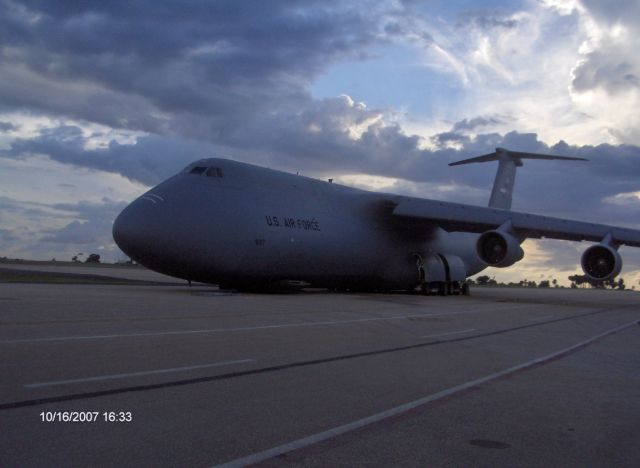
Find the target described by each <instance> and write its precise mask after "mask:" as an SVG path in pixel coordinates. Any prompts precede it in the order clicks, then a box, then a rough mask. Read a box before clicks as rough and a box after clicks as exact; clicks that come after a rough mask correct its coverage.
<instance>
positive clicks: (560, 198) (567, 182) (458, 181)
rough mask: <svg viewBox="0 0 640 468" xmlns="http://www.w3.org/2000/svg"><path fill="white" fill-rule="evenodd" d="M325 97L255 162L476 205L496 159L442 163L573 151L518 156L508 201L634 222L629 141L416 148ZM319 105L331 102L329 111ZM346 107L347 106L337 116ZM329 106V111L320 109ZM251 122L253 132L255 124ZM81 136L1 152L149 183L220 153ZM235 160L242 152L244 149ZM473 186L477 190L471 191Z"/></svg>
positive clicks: (496, 138) (634, 170)
mask: <svg viewBox="0 0 640 468" xmlns="http://www.w3.org/2000/svg"><path fill="white" fill-rule="evenodd" d="M329 101H330V102H324V103H318V105H317V106H318V107H317V109H316V112H311V111H310V112H309V113H306V114H303V115H301V116H299V118H297V119H292V120H290V121H287V122H282V123H281V125H280V127H281V128H282V129H283V130H282V131H281V132H280V133H278V134H265V135H260V136H259V139H260V141H261V142H262V143H263V146H262V147H261V148H259V149H260V151H256V153H255V154H258V153H260V154H267V155H271V157H272V160H268V159H266V160H256V161H254V162H258V163H260V164H263V165H270V166H271V167H274V168H277V169H284V170H289V171H293V172H295V171H301V172H302V173H304V174H309V175H313V174H314V173H315V174H318V173H322V174H324V173H328V172H330V173H331V174H333V175H336V176H337V175H340V174H344V173H367V174H371V175H382V176H387V177H394V178H399V179H404V180H407V181H413V182H417V183H422V182H424V183H428V184H445V185H454V186H457V187H460V189H459V190H453V191H449V192H446V191H445V192H442V198H444V199H449V200H452V201H461V202H472V203H473V202H474V198H475V204H478V205H484V204H486V201H487V199H488V197H489V192H490V189H491V185H492V183H493V178H494V175H495V170H496V164H495V163H491V164H473V165H468V166H460V167H455V168H451V167H449V166H448V165H447V164H448V163H450V162H453V161H456V160H460V159H464V158H468V157H472V156H477V155H481V154H486V153H489V152H492V151H493V150H494V148H495V147H498V146H503V147H506V148H512V149H515V150H519V151H530V152H538V153H551V154H559V155H565V156H578V157H583V158H587V159H589V160H590V161H589V162H564V161H557V162H556V161H531V160H525V161H524V167H523V168H521V169H519V171H518V176H517V183H516V190H515V194H514V204H513V207H514V209H517V210H521V211H530V212H537V213H542V214H548V215H553V216H560V217H567V218H574V219H584V220H593V221H597V222H602V223H612V224H624V225H629V226H632V227H633V226H635V227H640V225H638V223H639V221H638V220H640V200H638V198H637V197H636V196H635V195H633V194H634V193H635V192H640V148H639V147H637V146H632V145H619V146H613V145H607V144H603V145H598V146H572V145H568V144H566V143H564V142H560V143H557V144H556V145H553V146H548V145H546V144H545V143H544V142H541V141H540V140H539V139H538V137H537V135H536V134H535V133H518V132H510V133H508V134H506V135H500V134H497V133H490V134H479V135H477V136H474V137H468V138H467V139H466V140H464V141H461V147H460V148H459V149H453V148H443V149H436V150H432V151H431V150H425V149H420V147H421V143H423V141H422V139H421V138H419V137H417V136H407V135H405V134H404V133H402V131H401V129H400V128H399V127H398V126H394V125H383V124H381V123H376V121H375V119H374V118H375V113H374V112H373V111H368V110H367V109H365V108H357V107H358V106H357V105H354V104H353V103H352V102H351V101H350V100H348V99H347V98H340V99H338V100H329ZM327 107H333V111H334V112H333V113H332V112H330V111H329V110H328V109H327ZM343 107H344V108H343ZM356 108H357V109H356ZM349 109H351V110H349ZM349 112H351V113H352V115H351V116H350V117H345V115H347V116H348V115H349ZM328 115H333V116H334V117H333V118H327V116H328ZM338 116H342V118H344V119H347V120H348V121H349V122H357V123H363V122H367V121H368V120H367V119H374V121H373V122H372V123H370V124H369V126H368V127H367V128H366V130H365V131H363V132H362V134H361V135H360V136H359V138H353V137H350V136H349V135H348V134H347V133H346V132H345V131H344V130H343V129H342V126H341V125H342V124H343V123H344V122H343V121H340V119H339V118H338ZM252 131H254V132H256V133H259V130H258V129H253V130H252ZM85 143H86V141H85V139H84V137H82V135H81V133H80V131H79V130H78V129H77V128H73V127H60V128H58V129H54V130H48V131H45V132H43V133H42V134H41V135H40V136H39V137H37V138H33V139H29V140H17V141H15V142H14V143H13V146H12V148H11V149H10V150H9V151H8V152H6V153H5V157H14V158H20V157H26V156H28V155H30V154H44V155H47V156H48V157H50V158H51V159H54V160H56V161H59V162H63V163H71V164H75V165H78V166H85V167H90V168H94V169H101V170H105V171H111V172H115V173H119V174H122V175H124V176H126V177H128V178H130V179H133V180H138V181H140V182H143V183H145V184H147V185H153V184H155V183H157V182H159V181H161V180H162V179H164V178H166V177H168V176H170V175H172V174H174V173H175V172H177V171H178V170H179V169H181V168H182V167H183V166H185V165H186V164H188V163H190V162H192V161H194V160H196V159H200V158H202V157H212V156H221V155H220V154H219V153H216V152H213V151H212V148H213V147H212V146H207V145H203V144H200V143H185V142H183V141H178V140H172V139H169V138H166V137H158V136H145V137H139V138H138V139H137V141H136V142H135V143H134V144H120V143H117V142H111V144H109V145H108V147H106V148H100V149H92V150H87V149H84V144H85ZM247 150H248V151H249V153H247V154H252V153H251V151H253V150H255V148H247ZM292 155H293V156H292ZM222 156H226V155H224V154H223V155H222ZM242 159H243V160H245V161H247V160H250V158H247V157H246V156H243V158H242ZM482 190H484V193H485V194H486V195H484V196H481V197H480V198H478V193H479V191H482ZM621 194H622V195H621ZM625 194H626V195H625ZM59 208H61V209H66V207H62V206H60V207H59Z"/></svg>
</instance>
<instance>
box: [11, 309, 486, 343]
mask: <svg viewBox="0 0 640 468" xmlns="http://www.w3.org/2000/svg"><path fill="white" fill-rule="evenodd" d="M477 313H479V312H477V311H460V312H448V313H447V312H445V313H439V314H414V315H395V316H391V317H375V318H363V319H352V320H332V321H326V322H303V323H283V324H279V325H260V326H255V327H235V328H209V329H203V330H182V331H166V332H148V333H128V334H113V335H85V336H54V337H49V338H21V339H16V340H0V344H14V343H42V342H50V341H72V340H104V339H111V338H136V337H142V336H167V335H194V334H201V333H225V332H242V331H253V330H271V329H277V328H296V327H318V326H324V325H341V324H348V323H363V322H376V321H386V320H407V319H411V318H418V317H423V318H429V317H440V316H443V315H460V314H477Z"/></svg>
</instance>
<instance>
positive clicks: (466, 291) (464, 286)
mask: <svg viewBox="0 0 640 468" xmlns="http://www.w3.org/2000/svg"><path fill="white" fill-rule="evenodd" d="M461 293H462V295H463V296H471V286H469V283H467V282H466V281H465V282H464V283H462V289H461Z"/></svg>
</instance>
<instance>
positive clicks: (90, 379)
mask: <svg viewBox="0 0 640 468" xmlns="http://www.w3.org/2000/svg"><path fill="white" fill-rule="evenodd" d="M246 362H256V360H255V359H239V360H237V361H226V362H216V363H214V364H202V365H199V366H188V367H173V368H171V369H156V370H150V371H143V372H129V373H127V374H111V375H99V376H97V377H85V378H82V379H70V380H56V381H53V382H41V383H33V384H26V385H24V387H25V388H41V387H52V386H54V385H68V384H75V383H84V382H98V381H101V380H114V379H126V378H128V377H138V376H141V375H155V374H167V373H170V372H184V371H190V370H194V369H205V368H208V367H221V366H230V365H232V364H243V363H246Z"/></svg>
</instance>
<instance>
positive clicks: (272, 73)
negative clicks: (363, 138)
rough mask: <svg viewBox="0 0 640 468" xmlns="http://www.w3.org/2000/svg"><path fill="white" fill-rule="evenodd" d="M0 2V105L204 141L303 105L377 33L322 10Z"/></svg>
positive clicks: (351, 11) (339, 9) (343, 9)
mask: <svg viewBox="0 0 640 468" xmlns="http://www.w3.org/2000/svg"><path fill="white" fill-rule="evenodd" d="M2 4H3V5H2V6H3V11H4V12H5V14H4V15H2V17H0V44H3V46H2V49H1V50H2V52H1V55H0V57H1V62H0V70H1V72H2V73H3V75H5V76H6V77H7V79H3V81H2V83H1V84H0V102H1V103H3V104H4V105H5V106H12V107H18V108H20V107H22V108H27V109H37V110H40V111H43V112H47V113H52V114H59V115H60V114H61V115H67V116H70V117H75V118H82V119H86V120H89V121H93V122H99V123H104V124H106V125H110V126H112V127H121V128H128V129H136V130H146V131H150V132H156V133H166V132H173V133H178V134H181V135H184V134H187V135H189V136H195V137H198V138H201V139H207V140H211V141H216V140H218V139H219V138H220V137H223V136H224V135H226V134H227V133H228V132H233V131H234V130H236V129H237V128H238V126H240V125H241V124H242V123H243V122H244V121H245V120H250V119H251V118H252V117H253V116H255V115H260V114H264V113H267V112H292V111H293V110H294V109H297V108H300V107H301V106H304V105H306V103H308V102H309V100H310V97H309V94H308V91H307V86H308V84H309V82H310V80H311V79H312V78H314V77H315V76H317V74H318V73H320V72H321V71H323V70H324V69H325V67H327V66H328V65H329V64H331V63H333V62H334V61H335V60H338V59H340V58H344V57H348V56H349V57H350V56H354V55H357V54H358V53H359V51H360V50H361V49H362V48H363V47H364V46H366V45H367V44H369V43H371V42H372V41H373V40H374V38H375V36H376V34H377V28H378V26H377V25H376V24H375V22H373V21H374V20H370V19H368V15H366V14H364V12H366V8H362V5H360V7H359V8H357V9H356V8H351V7H349V6H348V5H347V6H339V5H336V4H334V5H333V6H325V3H324V2H305V3H304V4H300V3H297V2H291V1H272V2H260V1H255V2H231V1H219V2H195V1H194V2H184V1H180V2H177V1H176V2H168V1H165V2H157V1H153V2H134V3H131V2H80V3H68V2H29V3H28V4H27V5H26V6H25V5H19V4H16V3H15V2H12V1H7V0H5V1H3V2H2ZM360 12H363V13H360ZM374 19H375V16H374Z"/></svg>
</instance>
